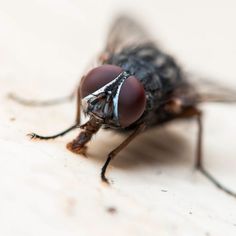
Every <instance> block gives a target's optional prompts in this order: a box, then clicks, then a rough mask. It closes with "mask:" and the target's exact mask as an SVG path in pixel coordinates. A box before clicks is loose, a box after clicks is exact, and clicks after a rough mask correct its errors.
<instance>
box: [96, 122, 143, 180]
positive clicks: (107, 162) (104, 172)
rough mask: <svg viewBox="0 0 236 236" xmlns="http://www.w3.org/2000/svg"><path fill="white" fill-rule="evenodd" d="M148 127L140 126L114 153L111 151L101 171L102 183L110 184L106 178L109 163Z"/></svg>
mask: <svg viewBox="0 0 236 236" xmlns="http://www.w3.org/2000/svg"><path fill="white" fill-rule="evenodd" d="M145 127H146V125H145V124H141V125H139V126H138V128H137V129H136V130H135V131H134V132H133V133H132V134H131V135H130V136H129V137H128V138H126V139H125V140H124V141H123V142H122V143H121V144H120V145H119V146H118V147H117V148H115V149H114V150H113V151H111V152H110V153H109V154H108V157H107V160H106V162H105V163H104V165H103V167H102V171H101V179H102V181H104V182H106V183H109V182H108V179H107V178H106V170H107V167H108V165H109V163H110V162H111V160H112V159H113V158H114V157H115V156H116V155H117V154H118V153H119V152H120V151H121V150H122V149H124V148H125V147H126V146H127V145H128V144H129V143H130V142H131V141H132V140H133V139H134V138H135V137H136V136H137V135H138V134H140V133H141V132H142V131H144V129H145Z"/></svg>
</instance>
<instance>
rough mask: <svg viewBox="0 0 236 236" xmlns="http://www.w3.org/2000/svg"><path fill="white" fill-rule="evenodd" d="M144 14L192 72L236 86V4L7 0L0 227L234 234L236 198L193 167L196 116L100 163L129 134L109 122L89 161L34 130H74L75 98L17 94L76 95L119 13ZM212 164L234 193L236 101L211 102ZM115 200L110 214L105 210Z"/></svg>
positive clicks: (0, 9) (0, 13) (0, 81)
mask: <svg viewBox="0 0 236 236" xmlns="http://www.w3.org/2000/svg"><path fill="white" fill-rule="evenodd" d="M120 12H121V13H127V14H130V15H133V16H135V17H136V18H138V19H139V21H141V22H142V23H143V25H145V26H146V28H147V29H148V30H149V31H150V32H151V34H152V35H153V37H154V38H156V39H157V41H158V42H160V44H161V45H163V47H164V48H166V49H167V50H168V52H170V53H172V54H173V55H175V57H177V58H178V59H179V61H180V62H181V64H182V65H183V66H184V67H185V68H186V69H187V70H190V71H194V72H197V73H199V74H202V75H206V76H209V77H211V78H214V80H215V81H218V82H220V83H223V84H225V85H227V86H229V87H232V88H234V87H236V80H235V79H236V70H235V66H236V27H235V22H236V14H235V12H236V4H235V1H233V0H232V1H216V0H215V1H213V0H212V1H210V0H207V1H206V0H205V1H189V0H179V1H170V0H165V1H163V0H162V1H159V0H145V1H144V0H143V1H131V0H129V1H127V0H119V1H118V0H117V1H115V0H112V1H111V0H109V1H108V0H107V1H106V0H103V1H91V0H86V1H80V0H67V1H66V0H57V1H56V0H54V1H53V0H48V1H45V0H40V1H39V0H38V1H37V0H33V1H32V0H31V1H30V0H28V1H27V0H22V1H17V0H15V1H14V0H8V1H4V0H1V1H0V91H1V93H0V99H1V101H0V104H1V109H0V235H2V236H15V235H17V236H19V235H24V236H28V235H29V236H32V235H40V236H41V235H58V236H59V235H72V236H74V235H79V236H87V235H88V236H90V235H104V236H106V235H111V234H112V235H135V236H137V235H145V236H146V235H162V236H163V235H181V236H182V235H186V236H188V235H198V236H199V235H205V236H209V235H214V236H215V235H219V236H221V235H236V199H234V198H232V197H229V196H227V195H226V194H224V193H222V192H220V191H219V190H218V189H216V188H215V187H214V186H213V185H211V184H210V183H209V182H208V181H207V180H206V179H205V178H204V177H203V176H201V174H199V173H198V172H196V171H194V169H193V162H194V151H195V140H196V124H195V123H194V122H188V121H187V122H177V123H173V124H171V125H170V126H168V127H164V128H162V129H156V130H153V131H151V132H149V133H146V134H144V135H142V136H140V137H139V138H137V139H136V140H135V141H134V142H133V143H132V144H131V145H130V146H129V147H128V148H127V149H126V150H124V151H123V152H122V153H121V154H120V155H119V156H118V157H117V159H116V160H115V161H114V162H113V163H112V165H111V166H112V167H111V168H110V169H109V172H108V176H109V177H110V178H111V179H112V180H113V184H112V185H111V186H106V185H104V184H102V183H101V181H100V178H99V173H100V168H101V166H102V163H103V161H104V160H105V158H106V155H107V153H108V152H109V151H110V150H112V149H113V148H114V147H115V146H116V145H117V144H118V143H119V142H121V140H122V137H120V136H119V135H117V134H114V133H108V132H104V131H101V132H99V134H98V135H97V136H96V137H95V138H94V139H93V141H92V142H91V143H90V145H89V152H88V153H89V155H88V158H84V157H82V156H76V155H74V154H72V153H70V152H68V151H67V150H66V148H65V145H66V143H67V142H68V141H70V140H71V139H73V138H74V137H75V136H76V135H77V133H78V131H75V132H72V133H71V134H70V135H67V136H66V137H63V138H60V139H58V140H55V141H49V142H33V141H30V140H29V139H28V138H27V137H26V136H25V134H26V133H28V132H31V131H35V132H38V133H40V134H44V135H47V134H54V133H55V132H58V131H61V130H63V129H64V128H67V127H68V126H69V125H70V124H71V123H72V122H73V121H74V116H75V104H74V103H72V104H64V105H58V106H54V107H47V108H30V107H23V106H20V105H18V104H15V103H13V102H12V101H9V100H8V99H7V98H6V95H7V93H8V92H16V93H17V94H19V95H22V96H23V97H26V98H35V99H47V98H55V97H59V96H64V95H67V94H69V93H70V92H71V91H72V90H73V88H74V87H75V85H76V84H77V83H78V81H79V78H80V76H81V75H82V74H83V71H84V69H85V68H86V66H87V65H88V64H89V62H90V61H91V59H93V58H94V57H95V56H96V55H97V54H98V53H99V51H100V50H102V48H103V46H104V42H105V38H106V33H107V30H108V28H109V25H110V23H111V22H112V19H114V17H115V16H116V15H118V14H119V13H120ZM202 109H203V110H204V126H205V130H204V132H205V134H204V156H205V164H206V166H207V169H209V170H210V172H211V173H212V174H213V175H214V176H216V177H217V178H218V179H220V180H221V181H222V182H223V183H224V184H225V185H227V186H228V187H229V188H231V189H232V190H235V191H236V173H235V166H236V158H235V157H236V148H235V138H236V134H235V133H236V123H235V120H236V107H235V106H233V105H219V104H218V105H217V104H214V105H204V106H203V107H202ZM109 207H115V208H116V209H117V212H116V213H115V214H110V213H109V212H107V208H109Z"/></svg>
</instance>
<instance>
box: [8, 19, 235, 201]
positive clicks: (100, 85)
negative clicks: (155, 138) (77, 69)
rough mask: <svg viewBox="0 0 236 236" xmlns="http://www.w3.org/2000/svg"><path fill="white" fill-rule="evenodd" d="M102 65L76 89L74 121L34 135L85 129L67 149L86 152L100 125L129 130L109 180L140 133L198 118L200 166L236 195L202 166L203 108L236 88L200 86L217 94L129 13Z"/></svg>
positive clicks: (229, 97) (228, 97) (229, 98)
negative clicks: (58, 129) (63, 127)
mask: <svg viewBox="0 0 236 236" xmlns="http://www.w3.org/2000/svg"><path fill="white" fill-rule="evenodd" d="M98 64H99V65H98V66H97V67H95V68H92V69H91V70H90V71H88V72H87V73H86V74H85V75H84V76H83V77H82V79H81V81H80V84H79V87H78V89H77V91H76V96H77V115H76V121H75V124H73V125H72V126H71V127H69V128H68V129H67V130H65V131H63V132H61V133H59V134H56V135H53V136H40V135H38V134H35V133H32V134H30V136H31V138H33V139H35V138H37V139H42V140H43V139H44V140H47V139H55V138H57V137H59V136H63V135H65V134H66V133H68V132H70V131H71V130H74V129H76V128H80V129H81V131H80V133H79V135H78V136H77V137H76V138H75V139H74V140H72V141H71V142H70V143H68V144H67V148H68V149H69V150H70V151H71V152H73V153H77V154H84V155H86V150H87V144H88V142H89V141H90V140H91V138H92V136H93V135H94V134H96V133H97V132H98V131H99V130H100V129H101V128H109V129H112V130H114V131H118V132H123V133H126V134H129V135H128V136H127V137H126V139H125V140H124V141H123V142H122V143H121V144H120V145H118V146H117V147H116V148H115V149H114V150H112V151H111V152H110V153H109V154H108V156H107V159H106V161H105V163H104V165H103V167H102V170H101V179H102V181H105V182H107V183H108V179H107V177H106V170H107V167H108V165H109V164H110V162H111V161H112V160H113V159H114V157H115V156H117V154H118V153H119V152H120V151H122V150H123V149H124V148H125V147H126V146H127V145H128V144H129V143H130V142H132V140H133V139H134V138H135V137H136V136H137V135H139V134H141V133H142V132H144V131H146V130H147V129H150V128H154V127H157V126H161V125H163V124H166V123H168V122H171V121H174V120H177V119H190V118H195V119H196V121H197V125H198V135H197V152H196V160H195V167H196V168H197V169H198V170H199V171H200V172H201V173H202V174H203V175H205V176H206V177H207V178H208V179H209V180H210V181H211V182H212V183H213V184H214V185H215V186H217V187H218V188H219V189H221V190H223V191H224V192H226V193H228V194H230V195H232V196H234V197H236V193H234V192H232V191H230V190H229V189H227V188H226V187H225V186H223V185H222V184H221V183H220V182H219V181H217V180H216V179H215V178H214V177H213V176H212V175H211V174H210V173H209V172H208V171H207V170H206V169H205V167H204V165H203V156H202V129H203V127H202V111H201V110H200V109H199V104H201V103H202V102H236V96H235V94H234V92H232V91H229V90H226V89H221V88H220V87H219V86H215V85H212V84H210V83H207V82H205V81H201V80H200V83H198V85H199V84H200V87H205V88H207V87H208V88H213V89H212V90H211V91H213V92H210V90H207V91H205V92H204V91H201V89H200V87H199V86H198V85H197V84H196V83H195V82H194V81H193V80H192V79H191V78H190V76H189V75H188V74H187V73H186V72H184V71H183V70H182V68H181V67H180V66H179V65H178V63H177V62H176V60H175V59H174V58H173V57H172V56H170V55H168V54H167V53H165V52H164V51H162V50H161V49H160V48H159V47H158V46H157V45H156V44H155V43H154V42H153V41H152V40H151V39H150V38H149V36H148V35H147V33H146V32H145V30H144V29H143V28H142V27H140V26H139V25H138V24H137V23H136V22H134V21H133V20H131V19H129V18H127V17H120V18H118V19H117V20H116V21H115V22H114V24H113V25H112V27H111V30H110V33H109V35H108V39H107V43H106V46H105V49H104V50H103V52H102V53H101V55H100V56H99V59H98ZM12 98H14V99H15V100H17V101H18V102H20V103H23V104H27V105H51V104H56V103H60V102H63V101H66V100H68V99H70V98H72V96H69V97H68V98H64V99H56V100H54V101H51V102H37V101H24V100H22V99H21V98H18V97H16V96H12ZM81 110H82V111H83V113H84V114H85V116H87V117H88V121H87V122H86V123H85V124H81V122H80V121H81Z"/></svg>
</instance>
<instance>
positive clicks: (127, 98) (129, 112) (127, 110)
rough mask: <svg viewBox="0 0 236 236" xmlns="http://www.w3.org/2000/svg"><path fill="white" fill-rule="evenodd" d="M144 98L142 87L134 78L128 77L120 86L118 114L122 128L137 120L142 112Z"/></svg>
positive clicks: (144, 102) (144, 103)
mask: <svg viewBox="0 0 236 236" xmlns="http://www.w3.org/2000/svg"><path fill="white" fill-rule="evenodd" d="M145 105H146V97H145V91H144V88H143V85H142V84H141V83H140V82H139V80H138V79H137V78H136V77H135V76H130V77H129V78H128V79H127V80H126V81H125V82H124V84H123V85H122V87H121V90H120V94H119V100H118V114H119V122H120V125H121V126H122V127H127V126H129V125H130V124H132V123H133V122H135V121H136V120H138V119H139V118H140V117H141V115H142V114H143V112H144V109H145Z"/></svg>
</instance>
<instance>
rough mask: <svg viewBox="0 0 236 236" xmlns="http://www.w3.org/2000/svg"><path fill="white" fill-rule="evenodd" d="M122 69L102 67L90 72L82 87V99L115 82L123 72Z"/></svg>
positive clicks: (112, 66) (82, 82) (113, 66)
mask: <svg viewBox="0 0 236 236" xmlns="http://www.w3.org/2000/svg"><path fill="white" fill-rule="evenodd" d="M122 71H123V70H122V68H121V67H119V66H115V65H102V66H99V67H96V68H94V69H92V70H90V71H89V73H88V74H87V75H86V76H85V77H84V78H83V80H82V81H81V86H80V93H81V97H82V98H84V97H86V96H88V95H89V94H91V93H93V92H95V91H96V90H98V89H100V88H101V87H103V86H104V85H106V84H108V83H109V82H111V81H112V80H114V79H115V78H116V77H117V76H118V75H119V74H120V73H121V72H122Z"/></svg>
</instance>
